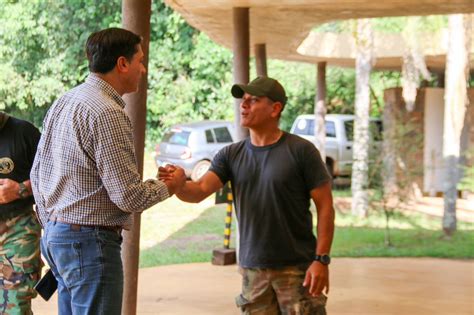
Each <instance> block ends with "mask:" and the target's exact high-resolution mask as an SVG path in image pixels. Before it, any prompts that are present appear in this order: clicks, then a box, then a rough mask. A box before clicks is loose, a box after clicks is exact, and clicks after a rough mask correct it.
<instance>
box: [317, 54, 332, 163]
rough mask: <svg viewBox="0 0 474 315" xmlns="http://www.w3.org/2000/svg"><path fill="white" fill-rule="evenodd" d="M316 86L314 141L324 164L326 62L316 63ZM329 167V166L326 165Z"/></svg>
mask: <svg viewBox="0 0 474 315" xmlns="http://www.w3.org/2000/svg"><path fill="white" fill-rule="evenodd" d="M317 85H318V91H317V94H316V104H315V105H314V116H315V117H314V119H315V120H314V139H315V140H316V147H317V148H318V149H319V153H321V158H322V159H323V161H324V162H326V123H325V117H326V112H327V110H326V62H318V74H317ZM329 167H331V165H328V168H329ZM332 167H334V165H332ZM329 171H332V170H329Z"/></svg>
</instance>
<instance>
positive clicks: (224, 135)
mask: <svg viewBox="0 0 474 315" xmlns="http://www.w3.org/2000/svg"><path fill="white" fill-rule="evenodd" d="M214 134H215V135H216V141H217V142H218V143H224V142H232V136H231V135H230V132H229V130H228V129H227V127H220V128H214Z"/></svg>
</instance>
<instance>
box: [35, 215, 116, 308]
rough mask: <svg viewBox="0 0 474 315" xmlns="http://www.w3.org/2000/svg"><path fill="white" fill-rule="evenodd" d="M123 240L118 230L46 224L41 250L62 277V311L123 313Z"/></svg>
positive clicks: (59, 223)
mask: <svg viewBox="0 0 474 315" xmlns="http://www.w3.org/2000/svg"><path fill="white" fill-rule="evenodd" d="M121 243H122V236H121V235H120V234H119V233H117V232H114V231H107V230H102V229H99V228H97V227H81V228H80V231H76V230H72V229H71V225H70V224H66V223H61V222H52V221H50V222H48V223H47V224H46V226H45V231H44V235H43V237H42V239H41V251H42V253H43V256H44V257H45V258H46V260H47V261H48V264H49V266H50V267H51V270H52V272H53V274H54V276H55V277H56V279H57V280H58V294H59V295H58V308H59V310H58V312H59V314H61V315H68V314H74V315H75V314H81V315H83V314H107V315H108V314H110V315H114V314H117V315H119V314H121V310H122V294H123V269H122V259H121V257H120V245H121Z"/></svg>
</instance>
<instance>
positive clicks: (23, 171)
mask: <svg viewBox="0 0 474 315" xmlns="http://www.w3.org/2000/svg"><path fill="white" fill-rule="evenodd" d="M39 138H40V133H39V131H38V129H36V128H35V127H34V126H33V125H32V124H30V123H29V122H26V121H23V120H20V119H16V118H14V117H9V116H8V115H7V114H6V113H4V112H0V314H32V312H31V299H32V298H33V297H35V296H36V292H35V291H34V289H33V287H34V285H35V284H36V282H37V281H38V279H39V275H40V271H41V258H40V250H39V239H40V236H41V227H40V225H39V223H38V221H37V219H36V216H35V214H34V212H33V203H34V200H33V197H32V192H31V184H30V180H29V178H30V170H31V166H32V164H33V160H34V157H35V153H36V147H37V145H38V141H39Z"/></svg>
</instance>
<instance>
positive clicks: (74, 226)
mask: <svg viewBox="0 0 474 315" xmlns="http://www.w3.org/2000/svg"><path fill="white" fill-rule="evenodd" d="M58 222H60V221H58ZM63 223H64V222H63ZM66 224H69V225H70V226H71V230H73V231H76V232H79V231H80V230H81V228H82V227H85V228H91V227H92V228H97V229H99V230H105V231H112V232H115V233H118V234H120V233H121V232H122V228H121V227H119V226H106V225H79V224H71V223H66Z"/></svg>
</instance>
